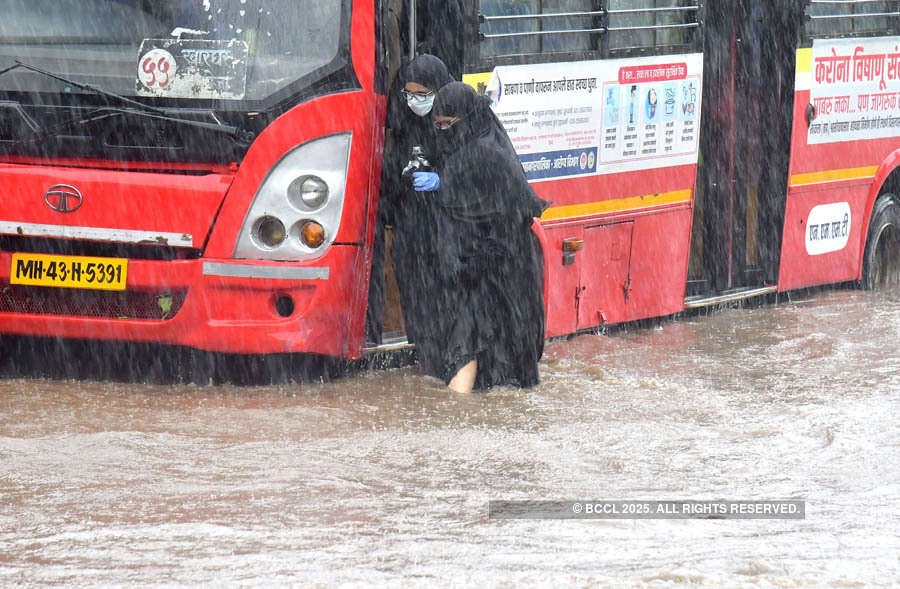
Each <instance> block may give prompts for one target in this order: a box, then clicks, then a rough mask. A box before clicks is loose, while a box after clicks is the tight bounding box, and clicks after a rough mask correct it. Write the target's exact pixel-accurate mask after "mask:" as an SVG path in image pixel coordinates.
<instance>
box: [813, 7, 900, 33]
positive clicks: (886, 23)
mask: <svg viewBox="0 0 900 589" xmlns="http://www.w3.org/2000/svg"><path fill="white" fill-rule="evenodd" d="M806 16H807V19H808V21H807V22H808V25H807V30H806V32H807V35H808V36H809V37H810V38H813V39H821V38H829V37H847V36H858V35H887V34H890V33H891V31H894V30H896V29H897V25H898V24H900V23H898V17H900V5H898V2H896V0H893V1H888V0H882V1H871V0H867V1H865V2H842V3H836V2H833V1H831V2H827V1H823V0H811V1H810V3H809V4H808V6H807V8H806Z"/></svg>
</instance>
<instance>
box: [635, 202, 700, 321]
mask: <svg viewBox="0 0 900 589" xmlns="http://www.w3.org/2000/svg"><path fill="white" fill-rule="evenodd" d="M692 219H693V210H692V209H691V207H690V206H689V205H688V204H687V203H685V204H683V205H681V206H679V207H678V208H675V209H672V210H669V211H666V212H661V213H657V214H648V215H645V216H640V217H638V218H636V219H635V221H634V237H633V239H632V244H631V248H632V249H631V276H630V285H629V295H628V308H627V311H628V314H627V316H626V320H627V321H635V320H638V319H647V318H649V317H662V316H665V315H671V314H673V313H677V312H679V311H681V310H683V309H684V295H685V285H686V283H687V274H688V259H689V257H690V240H691V222H692Z"/></svg>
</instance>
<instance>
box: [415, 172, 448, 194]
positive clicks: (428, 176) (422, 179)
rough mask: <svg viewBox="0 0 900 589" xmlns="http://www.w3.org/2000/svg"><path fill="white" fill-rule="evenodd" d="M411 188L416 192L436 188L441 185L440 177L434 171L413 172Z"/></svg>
mask: <svg viewBox="0 0 900 589" xmlns="http://www.w3.org/2000/svg"><path fill="white" fill-rule="evenodd" d="M412 176H413V188H415V189H416V190H417V191H418V192H428V191H432V190H437V189H438V188H440V186H441V177H440V176H438V175H437V174H435V173H434V172H413V175H412Z"/></svg>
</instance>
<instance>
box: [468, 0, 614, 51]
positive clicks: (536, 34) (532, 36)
mask: <svg viewBox="0 0 900 589" xmlns="http://www.w3.org/2000/svg"><path fill="white" fill-rule="evenodd" d="M479 11H480V13H481V16H482V18H483V19H484V22H483V23H482V25H481V34H482V41H481V47H480V51H481V57H482V58H486V57H497V56H502V55H527V54H536V53H565V52H572V51H589V50H591V49H594V44H593V42H592V37H591V35H592V34H595V33H598V32H600V31H601V30H602V29H599V28H598V25H597V24H596V23H595V22H594V19H595V18H597V17H599V16H600V15H601V14H602V12H601V11H599V10H595V9H594V2H592V1H591V0H481V2H480V3H479ZM557 14H563V15H565V16H553V15H557Z"/></svg>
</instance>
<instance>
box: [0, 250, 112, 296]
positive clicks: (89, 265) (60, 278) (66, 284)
mask: <svg viewBox="0 0 900 589" xmlns="http://www.w3.org/2000/svg"><path fill="white" fill-rule="evenodd" d="M9 276H10V283H12V284H25V285H29V286H55V287H60V288H90V289H97V290H125V280H126V278H127V276H128V260H124V259H122V258H90V257H86V256H51V255H45V254H13V256H12V268H10V272H9Z"/></svg>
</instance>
